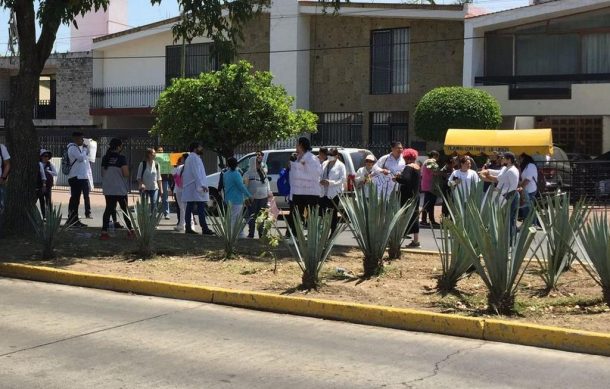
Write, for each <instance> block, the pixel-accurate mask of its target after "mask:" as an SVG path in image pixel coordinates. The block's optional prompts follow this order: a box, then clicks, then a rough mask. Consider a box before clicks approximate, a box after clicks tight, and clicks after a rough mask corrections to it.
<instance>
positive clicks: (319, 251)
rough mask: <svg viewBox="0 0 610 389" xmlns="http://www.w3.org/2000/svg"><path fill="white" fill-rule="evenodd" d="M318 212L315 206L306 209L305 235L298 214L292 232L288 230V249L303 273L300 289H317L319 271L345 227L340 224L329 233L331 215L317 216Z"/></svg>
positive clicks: (328, 213) (327, 213)
mask: <svg viewBox="0 0 610 389" xmlns="http://www.w3.org/2000/svg"><path fill="white" fill-rule="evenodd" d="M318 212H319V210H318V207H317V206H316V207H314V208H308V209H307V216H306V218H305V222H306V223H307V233H305V227H304V226H303V220H302V219H301V216H300V215H299V214H298V212H297V213H296V216H295V227H294V231H292V229H288V230H289V231H290V238H291V241H292V244H288V248H289V249H290V251H291V252H292V254H293V256H294V257H295V259H296V261H297V263H298V264H299V267H300V268H301V271H302V272H303V277H302V287H303V289H307V290H311V289H316V288H317V287H318V284H319V274H320V270H321V269H322V266H323V265H324V262H326V259H328V256H329V255H330V251H331V250H332V248H333V246H334V244H335V240H337V236H339V234H340V233H341V232H343V230H344V229H345V225H344V224H340V225H338V226H337V228H336V229H335V231H334V232H333V233H331V224H332V214H331V213H330V212H326V213H324V214H323V215H321V216H319V215H318Z"/></svg>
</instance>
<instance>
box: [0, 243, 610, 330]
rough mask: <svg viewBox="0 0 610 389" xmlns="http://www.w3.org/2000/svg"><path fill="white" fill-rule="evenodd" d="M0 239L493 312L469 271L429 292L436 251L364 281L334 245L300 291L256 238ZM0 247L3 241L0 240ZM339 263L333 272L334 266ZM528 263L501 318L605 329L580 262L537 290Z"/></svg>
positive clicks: (89, 267)
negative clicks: (148, 249) (147, 243)
mask: <svg viewBox="0 0 610 389" xmlns="http://www.w3.org/2000/svg"><path fill="white" fill-rule="evenodd" d="M8 242H9V241H7V240H2V241H0V245H1V246H2V249H0V253H2V254H1V258H0V261H4V262H21V263H28V264H33V265H39V266H40V265H41V266H50V267H55V268H61V269H68V270H75V271H81V272H88V273H97V274H108V275H117V276H124V277H133V278H140V279H148V280H162V281H171V282H178V283H185V284H194V285H206V286H217V287H225V288H233V289H241V290H252V291H260V292H268V293H274V294H283V295H289V296H295V297H312V298H323V299H329V300H340V301H348V302H358V303H364V304H374V305H385V306H391V307H403V308H414V309H421V310H427V311H432V312H442V313H454V314H459V315H465V316H478V317H497V316H494V315H490V314H488V313H487V311H486V308H487V307H486V290H485V285H484V284H483V282H482V281H481V279H480V278H479V277H478V276H477V275H476V274H473V275H471V276H470V277H468V278H465V279H463V280H462V281H460V282H459V283H458V290H459V293H456V294H455V295H449V296H445V297H443V296H441V295H440V294H438V293H437V292H436V289H435V287H436V277H437V276H438V274H439V273H440V266H441V264H440V260H439V257H438V256H437V255H423V254H411V253H403V257H402V259H400V260H396V261H392V262H388V263H386V266H385V270H384V273H383V274H382V275H381V276H379V277H375V278H372V279H368V280H363V279H361V278H359V277H358V275H359V273H361V272H362V254H361V252H360V251H359V250H358V249H357V248H347V247H336V248H334V250H333V255H332V257H331V258H330V259H329V261H327V263H326V264H325V266H324V268H323V270H322V285H321V287H320V288H319V290H317V291H310V292H306V291H302V290H300V289H299V288H298V287H299V284H300V280H301V272H300V269H299V266H298V265H297V263H296V262H295V261H294V260H293V259H292V257H291V255H290V252H289V251H288V250H287V249H286V248H281V249H279V250H277V257H278V259H277V272H276V273H274V261H273V259H271V258H269V257H265V258H261V257H260V253H261V252H263V251H265V250H264V247H263V246H262V245H261V243H260V242H259V241H258V240H245V239H244V240H241V241H240V243H239V247H238V256H237V257H236V258H234V259H230V260H223V259H222V258H223V253H222V245H221V241H220V239H219V238H215V237H214V238H209V237H205V238H204V237H201V236H187V235H184V234H178V233H173V232H166V231H159V233H158V236H157V238H156V246H157V248H158V250H157V252H158V255H157V256H156V257H154V258H152V259H148V260H141V259H139V258H138V257H137V256H136V255H135V254H133V253H134V250H135V243H134V242H132V241H128V240H127V239H126V238H125V237H124V236H123V233H117V237H116V238H113V239H111V240H110V241H105V242H101V241H99V240H98V239H97V238H96V237H95V235H94V236H93V237H86V236H83V234H82V233H80V236H78V235H73V236H71V237H69V238H67V239H66V240H65V241H63V242H62V243H61V244H60V245H59V247H58V250H57V253H58V257H57V259H56V260H54V261H41V260H38V258H39V254H38V253H39V247H38V246H37V245H36V244H35V243H33V242H32V241H29V240H25V239H22V240H12V241H10V245H7V244H6V243H8ZM7 246H8V247H7ZM338 270H339V271H338ZM538 271H539V270H538V267H537V265H536V264H535V263H532V264H531V265H530V266H529V267H528V270H527V272H526V274H525V276H524V278H523V281H522V284H521V287H520V290H519V292H518V295H517V304H516V311H517V314H516V315H514V316H511V317H505V319H508V320H516V321H520V322H529V323H537V324H545V325H553V326H559V327H567V328H574V329H580V330H589V331H599V332H610V309H609V308H608V306H607V305H606V304H605V303H604V302H603V300H602V293H601V288H600V287H599V286H598V285H597V284H595V283H594V282H593V281H592V280H591V279H590V277H589V275H588V274H587V273H586V271H585V270H584V269H582V268H581V267H580V266H578V265H577V266H575V267H574V268H573V269H572V270H570V271H568V272H567V273H564V275H563V276H562V278H561V279H560V282H559V284H560V286H559V289H558V290H557V291H554V292H552V293H551V294H550V295H549V296H547V297H542V296H541V293H542V291H543V289H544V283H543V282H542V280H541V278H540V276H539V275H538Z"/></svg>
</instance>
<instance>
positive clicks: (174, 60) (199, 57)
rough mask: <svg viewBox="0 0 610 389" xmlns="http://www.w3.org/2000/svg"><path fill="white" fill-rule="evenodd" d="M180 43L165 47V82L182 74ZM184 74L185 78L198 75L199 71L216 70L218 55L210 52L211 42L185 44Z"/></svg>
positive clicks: (168, 83)
mask: <svg viewBox="0 0 610 389" xmlns="http://www.w3.org/2000/svg"><path fill="white" fill-rule="evenodd" d="M182 47H183V46H182V45H175V46H166V47H165V84H166V85H170V84H171V82H172V79H174V78H179V77H181V76H182ZM185 47H186V55H185V58H184V59H185V62H184V70H185V71H184V75H185V77H187V78H192V77H198V76H199V75H200V74H201V73H205V72H210V71H213V70H218V68H219V67H220V66H219V62H220V61H218V56H217V55H214V54H212V44H211V43H196V44H190V45H186V46H185Z"/></svg>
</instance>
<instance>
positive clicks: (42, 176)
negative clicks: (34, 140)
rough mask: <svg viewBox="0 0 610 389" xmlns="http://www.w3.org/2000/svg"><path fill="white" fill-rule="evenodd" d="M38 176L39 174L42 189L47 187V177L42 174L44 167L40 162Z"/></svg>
mask: <svg viewBox="0 0 610 389" xmlns="http://www.w3.org/2000/svg"><path fill="white" fill-rule="evenodd" d="M38 174H40V178H41V179H42V187H43V188H44V187H46V186H47V175H46V174H45V173H44V165H43V164H42V162H38Z"/></svg>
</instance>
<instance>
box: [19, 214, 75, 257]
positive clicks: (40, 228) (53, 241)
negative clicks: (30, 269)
mask: <svg viewBox="0 0 610 389" xmlns="http://www.w3.org/2000/svg"><path fill="white" fill-rule="evenodd" d="M27 215H28V218H29V219H30V222H31V223H32V226H33V227H34V233H35V235H36V238H37V239H38V241H39V243H40V245H41V248H42V253H41V257H42V259H53V258H55V247H56V246H57V243H58V242H59V241H60V239H61V238H62V236H63V235H64V234H65V233H66V231H67V230H68V228H69V227H70V226H67V225H62V224H61V220H62V217H63V214H62V213H61V204H59V205H58V206H56V205H53V206H51V207H49V209H48V214H47V220H46V221H45V220H44V219H43V217H42V214H41V213H40V211H39V210H38V208H36V207H34V208H33V209H32V210H31V211H30V212H29V213H28V214H27Z"/></svg>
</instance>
